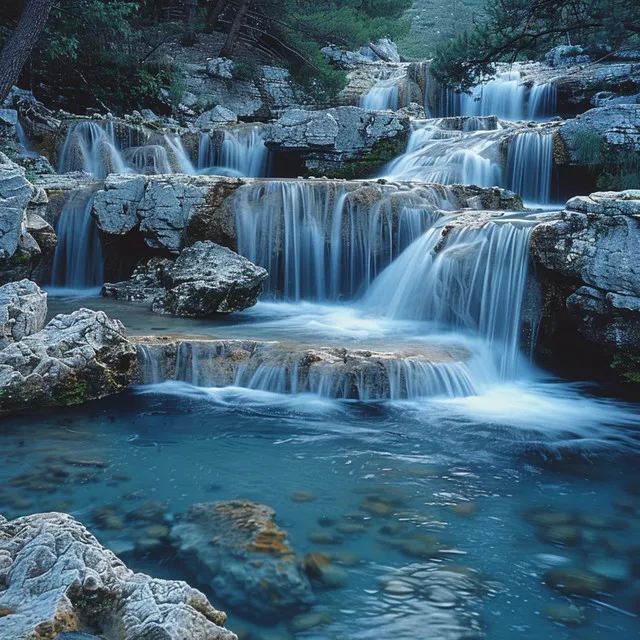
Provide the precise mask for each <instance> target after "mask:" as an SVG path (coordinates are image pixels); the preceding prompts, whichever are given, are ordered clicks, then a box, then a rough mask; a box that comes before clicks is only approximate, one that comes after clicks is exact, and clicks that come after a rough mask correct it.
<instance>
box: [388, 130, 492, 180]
mask: <svg viewBox="0 0 640 640" xmlns="http://www.w3.org/2000/svg"><path fill="white" fill-rule="evenodd" d="M442 123H443V121H442V120H429V121H426V122H422V123H417V124H415V125H414V130H413V131H412V133H411V136H410V138H409V143H408V145H407V150H406V152H405V153H404V154H403V155H401V156H400V157H398V158H396V159H395V160H393V161H392V162H391V163H390V164H389V165H388V167H387V169H386V171H385V173H386V177H388V178H390V179H395V180H413V181H420V182H434V183H439V184H476V185H478V186H481V187H491V186H495V185H499V184H501V182H502V171H501V168H500V165H499V164H498V162H497V160H498V158H499V139H500V136H501V135H502V133H501V132H500V131H499V130H490V129H485V130H482V129H480V127H481V126H489V125H488V124H486V123H485V122H484V121H483V120H480V119H478V118H472V119H471V120H470V121H468V125H467V123H465V127H466V126H468V127H469V129H467V130H463V131H460V130H454V129H446V128H443V127H442ZM475 127H478V129H475V130H474V128H475Z"/></svg>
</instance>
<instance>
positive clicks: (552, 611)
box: [542, 604, 587, 627]
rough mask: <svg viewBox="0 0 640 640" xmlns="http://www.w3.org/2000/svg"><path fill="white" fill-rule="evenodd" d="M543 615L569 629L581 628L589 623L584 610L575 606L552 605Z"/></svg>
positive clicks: (545, 609) (544, 610)
mask: <svg viewBox="0 0 640 640" xmlns="http://www.w3.org/2000/svg"><path fill="white" fill-rule="evenodd" d="M542 615H543V616H545V617H546V618H548V619H549V620H551V621H552V622H557V623H558V624H562V625H565V626H567V627H580V626H582V625H583V624H585V623H586V622H587V616H586V615H585V612H584V609H581V608H580V607H576V606H575V605H573V604H554V605H550V606H548V607H545V608H544V609H543V610H542Z"/></svg>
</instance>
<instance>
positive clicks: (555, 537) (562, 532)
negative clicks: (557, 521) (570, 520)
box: [538, 525, 582, 547]
mask: <svg viewBox="0 0 640 640" xmlns="http://www.w3.org/2000/svg"><path fill="white" fill-rule="evenodd" d="M538 537H539V538H540V539H541V540H542V541H544V542H551V543H552V544H560V545H565V546H569V547H575V546H577V545H579V544H580V543H581V542H582V531H581V530H580V529H579V528H578V527H574V526H571V525H554V526H552V527H548V528H545V529H539V530H538Z"/></svg>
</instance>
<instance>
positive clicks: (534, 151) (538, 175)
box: [505, 129, 553, 204]
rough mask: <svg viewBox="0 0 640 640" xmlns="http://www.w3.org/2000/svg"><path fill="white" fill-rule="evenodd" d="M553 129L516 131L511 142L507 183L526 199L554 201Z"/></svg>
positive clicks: (542, 202)
mask: <svg viewBox="0 0 640 640" xmlns="http://www.w3.org/2000/svg"><path fill="white" fill-rule="evenodd" d="M552 172H553V132H552V131H549V130H546V131H545V130H540V131H537V130H535V129H534V130H528V131H523V132H521V133H518V134H516V136H515V137H514V139H513V141H512V142H511V144H510V145H509V151H508V154H507V166H506V170H505V184H506V186H507V187H508V188H509V189H511V190H513V191H515V192H516V193H518V194H519V195H520V196H521V197H522V199H523V200H524V201H525V202H528V203H531V204H548V203H549V202H551V176H552Z"/></svg>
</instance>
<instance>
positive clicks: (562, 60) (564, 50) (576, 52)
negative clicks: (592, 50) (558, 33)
mask: <svg viewBox="0 0 640 640" xmlns="http://www.w3.org/2000/svg"><path fill="white" fill-rule="evenodd" d="M544 62H545V64H547V65H549V66H550V67H554V68H556V67H571V66H573V65H578V64H589V63H590V62H591V57H590V56H589V55H588V54H586V53H585V51H584V48H583V47H581V46H580V45H574V46H570V45H566V44H561V45H558V46H557V47H553V49H551V50H549V51H547V53H546V54H545V56H544Z"/></svg>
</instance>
